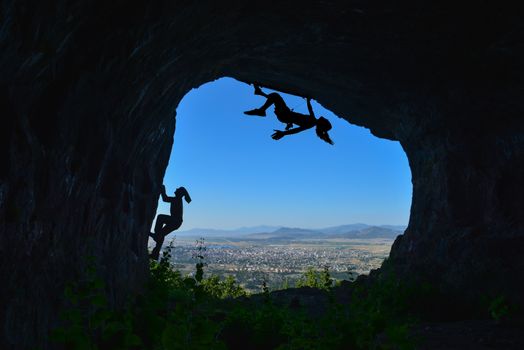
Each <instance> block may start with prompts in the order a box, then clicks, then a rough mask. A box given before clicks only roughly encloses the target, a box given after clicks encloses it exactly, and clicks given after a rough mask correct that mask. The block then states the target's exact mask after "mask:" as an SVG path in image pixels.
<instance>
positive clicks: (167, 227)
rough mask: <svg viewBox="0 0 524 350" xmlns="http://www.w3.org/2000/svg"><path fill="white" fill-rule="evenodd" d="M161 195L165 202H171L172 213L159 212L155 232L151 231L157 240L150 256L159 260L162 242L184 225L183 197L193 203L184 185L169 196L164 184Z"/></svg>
mask: <svg viewBox="0 0 524 350" xmlns="http://www.w3.org/2000/svg"><path fill="white" fill-rule="evenodd" d="M161 195H162V200H163V201H164V202H167V203H170V204H171V208H170V212H171V215H165V214H159V215H158V216H157V217H156V224H155V230H154V231H155V232H154V233H149V235H150V236H151V238H153V239H154V240H155V242H156V246H155V248H153V251H152V252H151V255H150V257H151V258H152V259H155V260H158V256H159V255H160V249H162V244H163V243H164V238H165V237H166V236H167V235H168V234H170V233H171V232H173V231H175V230H178V229H179V228H180V226H182V216H183V209H184V208H183V203H182V198H183V199H185V200H186V202H187V203H188V204H189V203H191V197H190V196H189V193H188V192H187V190H186V189H185V188H184V187H179V188H177V189H176V191H175V196H174V197H169V196H168V195H167V194H166V187H165V186H164V185H162V192H161Z"/></svg>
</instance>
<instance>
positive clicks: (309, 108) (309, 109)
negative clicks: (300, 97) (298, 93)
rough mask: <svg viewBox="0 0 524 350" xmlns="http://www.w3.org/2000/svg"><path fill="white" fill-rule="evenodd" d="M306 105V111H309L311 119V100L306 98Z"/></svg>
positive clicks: (313, 115)
mask: <svg viewBox="0 0 524 350" xmlns="http://www.w3.org/2000/svg"><path fill="white" fill-rule="evenodd" d="M306 103H307V110H308V111H309V115H310V116H312V117H315V113H314V112H313V107H312V106H311V98H309V97H306Z"/></svg>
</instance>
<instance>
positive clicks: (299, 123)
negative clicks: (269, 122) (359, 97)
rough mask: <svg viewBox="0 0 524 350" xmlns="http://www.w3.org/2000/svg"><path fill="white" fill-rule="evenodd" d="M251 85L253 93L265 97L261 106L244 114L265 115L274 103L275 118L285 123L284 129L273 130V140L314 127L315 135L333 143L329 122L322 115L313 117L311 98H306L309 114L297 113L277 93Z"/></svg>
mask: <svg viewBox="0 0 524 350" xmlns="http://www.w3.org/2000/svg"><path fill="white" fill-rule="evenodd" d="M253 85H254V87H255V95H259V96H263V97H265V98H266V102H265V103H264V104H263V105H262V107H260V108H255V109H252V110H249V111H245V112H244V114H247V115H256V116H260V117H265V116H266V109H268V108H269V107H271V105H274V106H275V115H276V116H277V119H278V120H279V121H281V122H282V123H284V124H286V128H285V131H282V130H275V133H274V134H273V135H271V137H272V138H273V139H274V140H280V139H281V138H283V137H284V136H287V135H292V134H297V133H299V132H302V131H304V130H307V129H311V128H312V127H316V129H315V131H316V133H317V136H318V137H319V138H320V139H322V140H323V141H325V142H327V143H329V144H331V145H332V144H333V141H332V140H331V138H330V137H329V135H328V131H329V130H331V123H330V122H329V120H327V119H326V118H324V117H319V118H316V117H315V114H314V113H313V107H311V98H309V97H307V98H306V102H307V109H308V111H309V115H307V114H302V113H297V112H294V111H293V110H291V109H290V108H289V107H288V106H287V105H286V103H285V102H284V99H283V98H282V96H280V95H279V94H278V93H276V92H272V93H269V94H266V93H265V92H264V91H262V89H261V88H260V86H259V85H257V84H253ZM293 124H294V125H296V127H295V128H293Z"/></svg>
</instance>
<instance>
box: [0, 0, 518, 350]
mask: <svg viewBox="0 0 524 350" xmlns="http://www.w3.org/2000/svg"><path fill="white" fill-rule="evenodd" d="M521 18H522V16H521V12H520V11H519V9H517V8H511V7H509V6H508V5H507V4H503V3H498V4H497V3H494V4H491V3H490V2H477V3H475V5H474V6H463V7H462V6H460V5H457V2H447V1H441V2H429V1H399V2H390V1H375V2H367V1H312V2H311V3H310V5H308V6H305V4H304V3H303V2H301V1H286V2H280V3H275V4H271V6H267V4H266V3H264V2H246V1H223V2H216V1H198V2H197V1H177V2H174V1H158V2H154V3H148V2H146V1H136V2H133V3H131V2H129V1H122V0H116V1H103V2H102V1H100V2H90V1H75V2H66V1H55V2H54V3H53V4H52V5H50V4H46V3H45V2H38V1H29V0H25V1H24V0H20V1H13V0H5V1H3V2H2V4H1V5H0V52H1V53H0V113H1V116H2V127H1V128H0V164H1V166H0V276H1V278H2V281H1V283H2V289H1V290H0V334H1V335H0V347H1V348H5V349H10V348H26V347H29V346H32V345H35V344H41V345H43V346H44V347H45V346H46V345H45V344H46V339H47V334H48V331H49V328H50V327H52V326H53V325H54V324H55V323H56V321H57V310H58V308H59V307H60V302H61V298H62V295H63V289H64V284H65V282H66V281H68V280H71V279H74V278H76V277H77V276H79V275H81V274H82V269H83V265H84V261H85V257H87V256H93V257H94V258H95V261H96V264H97V266H98V268H99V270H100V272H101V273H102V275H103V277H104V279H105V280H106V281H107V286H108V287H107V294H108V296H109V298H110V300H111V302H112V303H113V304H114V305H119V304H122V303H123V302H124V301H125V299H126V297H127V296H128V295H130V294H131V295H132V294H133V293H136V292H137V291H138V290H139V289H140V287H141V285H142V284H143V282H144V281H145V278H146V276H147V268H148V256H147V251H146V244H147V236H148V232H149V228H150V225H151V222H152V220H153V217H154V214H155V207H156V203H157V199H158V194H159V193H160V186H161V183H162V179H163V175H164V171H165V168H166V166H167V162H168V159H169V153H170V150H171V146H172V137H173V133H174V131H175V108H176V106H177V105H178V103H179V101H180V100H181V99H182V98H183V96H184V95H185V94H186V93H187V92H188V91H189V90H190V89H192V88H195V87H198V86H200V85H201V84H203V83H206V82H209V81H212V80H214V79H217V78H220V77H223V76H230V77H233V78H236V79H239V80H243V81H258V82H260V83H261V84H262V85H264V86H268V87H272V88H276V89H278V90H281V91H284V92H289V93H294V94H298V95H303V96H312V97H313V98H315V99H316V100H317V101H318V102H320V103H321V104H322V105H323V106H325V107H326V108H329V109H330V110H332V111H333V112H335V113H336V114H337V115H339V116H340V117H342V118H344V119H346V120H347V121H348V122H351V123H354V124H357V125H361V126H365V127H367V128H369V129H370V130H371V132H372V133H373V134H374V135H376V136H378V137H383V138H388V139H392V140H398V141H400V143H401V144H402V146H403V148H404V150H405V151H406V154H407V157H408V160H409V164H410V167H411V171H412V177H413V200H412V208H411V217H410V223H409V227H408V229H407V230H406V232H405V234H404V235H402V236H401V237H399V238H398V239H397V241H396V242H395V244H394V246H393V249H392V252H391V259H390V261H391V264H392V266H394V267H395V268H396V269H397V270H398V271H399V273H400V274H401V275H402V276H416V277H418V278H422V279H423V278H429V279H430V280H431V281H432V282H433V283H435V284H437V285H439V286H441V287H442V288H445V289H446V290H448V291H449V292H450V293H452V294H453V295H455V296H456V297H458V298H463V299H471V300H474V299H475V298H477V297H480V296H482V295H500V294H504V295H507V296H508V298H509V299H510V300H512V301H521V298H522V295H524V274H523V273H522V271H524V269H523V267H524V262H523V261H524V259H522V254H523V253H524V230H523V229H524V180H523V179H524V118H523V111H524V100H523V99H522V93H523V68H522V62H524V34H523V33H524V30H523V24H522V20H521ZM210 117H211V116H210ZM239 118H241V112H240V111H239ZM348 200H349V199H348Z"/></svg>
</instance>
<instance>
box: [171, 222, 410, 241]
mask: <svg viewBox="0 0 524 350" xmlns="http://www.w3.org/2000/svg"><path fill="white" fill-rule="evenodd" d="M405 229H406V226H402V225H379V226H373V225H366V224H349V225H340V226H333V227H326V228H321V229H304V228H298V227H282V226H264V225H262V226H254V227H241V228H238V229H234V230H217V229H203V228H202V229H201V228H194V229H191V230H187V231H180V232H175V234H181V235H184V236H201V237H227V238H243V239H249V240H269V239H270V240H295V239H308V238H309V239H315V238H318V239H329V238H351V239H357V238H361V239H371V238H388V239H394V238H395V237H397V236H398V235H399V234H401V233H403V232H404V230H405Z"/></svg>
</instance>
